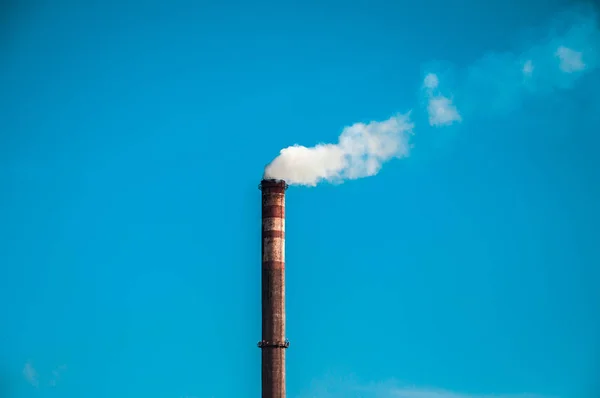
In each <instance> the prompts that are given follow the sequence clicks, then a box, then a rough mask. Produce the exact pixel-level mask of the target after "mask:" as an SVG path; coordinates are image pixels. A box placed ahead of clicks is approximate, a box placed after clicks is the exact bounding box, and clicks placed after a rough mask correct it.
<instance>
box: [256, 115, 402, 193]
mask: <svg viewBox="0 0 600 398" xmlns="http://www.w3.org/2000/svg"><path fill="white" fill-rule="evenodd" d="M412 130H413V124H412V123H411V121H410V112H409V113H406V114H403V115H396V116H392V117H390V118H389V119H387V120H384V121H380V122H379V121H372V122H369V123H355V124H353V125H352V126H348V127H346V128H344V129H343V131H342V134H341V135H340V137H339V140H338V143H337V144H318V145H316V146H314V147H311V148H307V147H305V146H301V145H293V146H290V147H287V148H284V149H282V150H281V152H280V153H279V156H277V157H276V158H275V159H274V160H273V161H272V162H271V163H270V164H269V165H268V166H267V167H266V168H265V173H264V178H273V179H278V180H285V181H286V182H287V183H288V184H291V185H294V184H295V185H307V186H315V185H317V184H318V183H319V182H321V181H328V182H342V181H344V180H348V179H357V178H362V177H369V176H373V175H375V174H377V173H378V172H379V170H380V169H381V166H382V164H383V163H384V162H386V161H388V160H390V159H392V158H401V157H404V156H407V155H408V152H409V149H410V143H409V138H410V135H411V134H412Z"/></svg>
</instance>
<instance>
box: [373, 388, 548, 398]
mask: <svg viewBox="0 0 600 398" xmlns="http://www.w3.org/2000/svg"><path fill="white" fill-rule="evenodd" d="M384 396H385V397H390V398H391V397H394V398H542V396H541V395H536V394H522V393H521V394H467V393H459V392H453V391H447V390H439V389H427V388H406V387H400V388H392V389H390V390H388V391H387V393H386V394H384V395H382V397H384Z"/></svg>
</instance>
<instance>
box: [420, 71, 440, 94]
mask: <svg viewBox="0 0 600 398" xmlns="http://www.w3.org/2000/svg"><path fill="white" fill-rule="evenodd" d="M439 83H440V81H439V79H438V77H437V75H436V74H435V73H428V74H427V76H425V80H424V81H423V85H424V86H425V88H428V89H430V90H433V89H435V88H437V86H438V84H439Z"/></svg>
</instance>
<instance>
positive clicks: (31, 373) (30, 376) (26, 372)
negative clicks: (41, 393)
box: [23, 362, 40, 388]
mask: <svg viewBox="0 0 600 398" xmlns="http://www.w3.org/2000/svg"><path fill="white" fill-rule="evenodd" d="M23 377H25V380H26V381H27V382H28V383H29V384H31V385H32V386H34V387H36V388H37V387H39V386H40V377H39V375H38V372H37V370H35V368H34V367H33V364H32V363H31V362H27V363H26V364H25V367H24V368H23Z"/></svg>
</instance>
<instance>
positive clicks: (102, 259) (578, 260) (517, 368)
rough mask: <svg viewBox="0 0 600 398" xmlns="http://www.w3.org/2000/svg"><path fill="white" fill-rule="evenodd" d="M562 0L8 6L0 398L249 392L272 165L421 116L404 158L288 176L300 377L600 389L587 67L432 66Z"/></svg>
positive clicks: (527, 39) (526, 25)
mask: <svg viewBox="0 0 600 398" xmlns="http://www.w3.org/2000/svg"><path fill="white" fill-rule="evenodd" d="M570 3H571V2H568V1H566V0H565V1H561V0H531V1H527V2H520V1H519V2H517V1H500V0H490V1H477V0H451V1H443V0H423V1H419V2H416V1H415V2H409V1H403V0H398V1H394V2H392V1H387V2H386V1H377V0H371V1H362V0H356V1H353V2H348V1H344V2H342V1H304V2H300V1H298V2H293V3H292V2H275V1H262V2H260V1H259V2H239V3H234V2H221V3H218V2H216V1H215V2H212V3H209V2H202V1H200V2H198V1H195V2H194V1H172V2H166V1H162V2H159V1H147V2H135V1H129V0H122V1H104V2H99V1H80V2H67V1H62V2H54V1H30V2H27V1H17V0H13V1H8V2H4V3H3V5H2V6H1V7H0V13H2V15H1V18H2V20H1V21H2V22H1V29H0V56H1V62H0V89H1V90H0V151H1V152H0V189H1V191H0V301H1V302H2V305H0V396H1V397H10V398H28V397H39V398H52V397H60V398H80V397H87V398H96V397H98V398H100V397H150V398H154V397H156V398H180V397H197V398H204V397H206V398H211V397H214V398H226V397H257V396H260V353H259V349H258V348H257V347H256V342H257V341H258V340H259V339H260V263H259V261H260V235H259V233H260V191H259V190H258V189H257V185H258V183H259V180H260V178H261V175H262V170H263V167H264V166H265V164H266V163H268V162H269V161H270V160H271V159H273V158H274V157H275V156H276V155H277V154H278V152H279V150H280V149H281V148H283V147H286V146H288V145H292V144H295V143H299V144H303V145H315V144H317V143H319V142H335V140H336V139H337V136H338V135H339V134H340V132H341V131H342V129H343V127H344V126H347V125H350V124H352V123H355V122H361V121H362V122H368V121H370V120H383V119H386V118H388V117H390V116H391V115H393V114H394V113H396V112H408V111H410V110H412V113H411V115H412V116H411V117H412V119H413V121H414V123H415V128H414V141H413V142H414V148H412V151H411V155H410V156H409V157H408V158H405V159H395V160H390V161H389V162H387V163H386V164H385V165H384V166H383V169H382V170H381V172H380V173H379V174H378V175H377V176H374V177H370V178H364V179H358V180H353V181H347V182H345V183H343V184H341V185H330V184H322V185H319V186H317V187H315V188H305V187H292V188H291V189H290V190H289V191H288V197H287V204H288V209H287V215H288V219H287V248H286V255H287V300H288V302H287V310H288V337H289V339H290V341H291V347H290V349H289V350H288V366H287V371H288V396H289V397H290V398H300V397H316V398H323V397H350V396H352V397H373V396H377V397H382V398H387V397H400V398H414V397H417V398H448V397H452V398H457V397H458V398H463V397H471V396H480V395H485V394H499V395H500V396H504V395H505V394H506V395H508V394H524V393H531V394H538V395H540V396H542V397H560V398H595V397H598V394H600V385H599V383H598V382H597V380H599V377H600V376H599V374H600V337H599V336H600V290H599V289H598V285H599V283H600V271H599V264H600V247H599V246H598V237H599V236H600V233H599V231H598V225H600V206H599V205H598V204H599V203H600V184H599V183H598V182H599V181H600V158H599V157H598V147H599V145H600V138H599V135H598V131H600V128H599V125H600V124H599V122H600V100H598V98H597V93H598V88H599V87H600V75H599V73H598V71H597V70H591V69H590V70H589V71H588V72H587V73H585V74H581V77H578V78H577V79H574V80H573V82H572V84H570V85H569V86H568V87H567V86H565V87H562V88H560V87H559V88H557V89H555V90H547V92H544V93H543V94H536V95H530V96H526V97H524V96H520V97H518V100H517V99H516V98H517V96H516V95H515V96H514V98H515V101H516V102H515V103H514V104H513V105H514V106H511V107H509V108H510V109H509V108H507V109H505V111H498V112H479V113H478V112H477V107H473V106H471V108H472V109H473V110H472V111H467V110H468V109H470V108H469V106H468V105H467V104H466V102H467V100H466V99H465V97H466V94H465V93H466V92H467V91H466V89H463V90H462V91H461V87H460V84H458V83H457V85H456V86H455V87H453V88H452V87H450V85H448V86H444V84H446V83H448V82H450V81H451V80H449V78H448V79H446V80H444V78H445V77H447V76H450V75H451V74H453V73H454V72H452V73H448V74H447V75H445V74H444V70H447V71H456V74H457V75H460V74H461V72H460V71H463V72H464V71H468V70H470V69H469V66H470V65H474V64H477V62H478V60H480V59H482V57H485V56H486V54H489V53H490V52H505V51H513V52H519V51H522V50H523V48H528V46H530V45H534V44H535V43H536V40H542V36H543V35H542V34H541V33H539V32H543V28H544V26H547V25H548V23H550V22H551V20H552V19H553V18H554V17H555V16H556V15H557V13H558V12H559V11H560V10H561V9H563V7H565V6H568V5H569V4H570ZM7 4H8V5H7ZM440 65H451V66H448V68H446V69H444V70H442V69H435V70H433V69H431V70H430V68H434V66H435V67H437V68H441V66H440ZM428 72H436V73H438V74H439V77H440V89H444V90H446V92H445V94H446V95H448V96H452V98H453V99H454V100H455V105H456V106H457V107H458V110H459V111H462V110H463V109H464V114H463V117H462V121H461V122H460V123H455V124H453V125H451V126H440V127H432V126H430V125H429V123H428V118H427V109H426V108H425V106H424V102H425V100H424V98H423V95H422V83H423V77H424V74H425V73H428ZM464 73H466V72H464ZM464 73H463V74H464ZM578 76H579V75H578ZM463 80H464V79H463ZM452 81H454V82H460V81H461V79H459V78H456V79H455V80H452ZM477 87H480V86H479V85H478V86H477ZM468 92H472V91H468ZM519 95H520V94H519ZM461 101H463V102H462V103H461ZM469 101H470V102H471V104H473V103H476V104H480V105H482V106H481V108H482V109H483V108H487V107H486V106H484V105H485V104H487V103H488V102H486V101H488V99H486V98H485V96H478V97H474V98H470V99H469ZM461 105H463V106H462V107H461ZM419 394H422V395H419ZM436 394H437V395H436ZM452 394H457V395H452Z"/></svg>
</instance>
